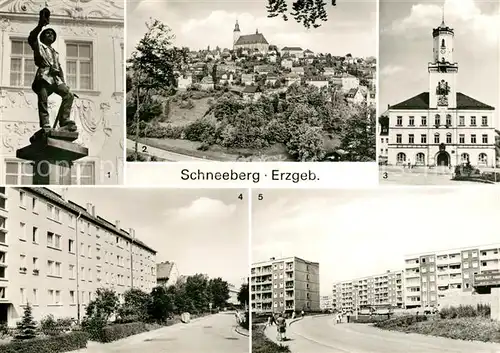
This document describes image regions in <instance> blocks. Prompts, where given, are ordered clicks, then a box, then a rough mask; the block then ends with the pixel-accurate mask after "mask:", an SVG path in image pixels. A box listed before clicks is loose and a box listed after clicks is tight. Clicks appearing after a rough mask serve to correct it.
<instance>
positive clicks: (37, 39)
mask: <svg viewBox="0 0 500 353" xmlns="http://www.w3.org/2000/svg"><path fill="white" fill-rule="evenodd" d="M49 23H50V11H49V9H47V8H44V9H43V10H41V11H40V17H39V20H38V25H37V26H36V27H35V29H33V30H32V31H31V33H30V35H29V37H28V43H29V45H30V46H31V49H33V55H34V60H35V65H36V66H37V67H38V69H37V72H36V74H35V79H34V80H33V84H32V85H31V88H32V89H33V91H34V92H35V93H36V94H37V96H38V116H39V119H40V127H41V128H42V130H43V131H44V132H46V133H48V132H50V131H51V130H52V129H51V126H50V119H49V111H48V98H49V96H50V95H51V94H52V93H56V94H58V95H59V96H61V98H62V102H61V106H60V107H59V112H58V113H57V117H56V120H55V123H54V128H55V127H56V126H57V123H59V127H60V128H59V131H68V132H75V131H76V130H77V128H76V124H75V122H74V121H72V120H70V113H71V106H72V105H73V99H74V97H75V96H76V95H75V94H74V93H72V92H71V91H70V89H69V87H68V86H67V85H66V83H65V81H64V74H63V71H62V68H61V64H60V62H59V54H58V53H57V52H56V51H55V50H54V48H52V46H51V45H52V43H54V42H55V40H56V38H57V35H56V32H55V31H54V30H53V29H52V28H47V29H45V30H43V31H42V28H43V27H45V26H47V25H48V24H49ZM40 32H41V33H40Z"/></svg>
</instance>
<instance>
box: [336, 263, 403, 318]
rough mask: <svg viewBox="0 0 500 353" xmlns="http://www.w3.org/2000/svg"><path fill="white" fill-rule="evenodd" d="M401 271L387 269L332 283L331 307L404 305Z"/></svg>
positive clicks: (353, 308) (344, 308)
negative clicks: (380, 272)
mask: <svg viewBox="0 0 500 353" xmlns="http://www.w3.org/2000/svg"><path fill="white" fill-rule="evenodd" d="M403 291H404V286H403V271H387V272H386V273H383V274H380V275H374V276H367V277H362V278H358V279H353V280H349V281H343V282H338V283H334V284H333V293H332V295H333V296H332V308H333V309H334V310H339V311H354V310H355V309H360V308H362V307H367V306H371V307H377V306H384V307H386V306H390V307H393V308H402V307H404V295H403Z"/></svg>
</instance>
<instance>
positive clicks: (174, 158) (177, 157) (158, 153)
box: [127, 139, 209, 162]
mask: <svg viewBox="0 0 500 353" xmlns="http://www.w3.org/2000/svg"><path fill="white" fill-rule="evenodd" d="M127 149H129V150H133V151H134V150H135V141H132V140H129V139H127ZM139 152H141V153H145V154H149V155H150V156H155V157H159V158H162V159H165V161H168V162H194V161H196V162H202V161H203V162H208V161H209V160H208V159H203V158H196V157H191V156H187V155H184V154H180V153H175V152H170V151H166V150H162V149H160V148H156V147H151V146H148V145H145V144H143V143H139Z"/></svg>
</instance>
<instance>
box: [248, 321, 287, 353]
mask: <svg viewBox="0 0 500 353" xmlns="http://www.w3.org/2000/svg"><path fill="white" fill-rule="evenodd" d="M264 327H265V326H264V325H253V326H252V353H289V352H290V348H288V346H284V345H281V344H276V343H274V342H272V341H270V340H269V339H268V338H267V337H266V335H265V334H264Z"/></svg>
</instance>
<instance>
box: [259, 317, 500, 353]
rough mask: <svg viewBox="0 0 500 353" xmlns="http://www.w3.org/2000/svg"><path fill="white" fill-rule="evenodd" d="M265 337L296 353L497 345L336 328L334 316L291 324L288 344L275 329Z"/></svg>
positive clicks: (428, 352)
mask: <svg viewBox="0 0 500 353" xmlns="http://www.w3.org/2000/svg"><path fill="white" fill-rule="evenodd" d="M266 336H267V337H268V338H269V339H270V340H272V341H274V342H276V343H283V344H285V345H287V346H288V347H289V348H290V350H291V352H297V353H338V352H342V353H387V352H390V353H423V352H425V353H442V352H450V353H451V352H453V353H470V352H474V353H492V352H498V351H500V344H498V343H484V342H468V341H460V340H453V339H449V338H443V337H433V336H426V335H417V334H406V333H401V332H392V331H384V330H381V329H378V328H375V327H372V326H370V325H365V324H348V323H341V324H336V322H335V316H334V315H327V316H318V317H306V318H304V319H303V320H299V321H296V322H294V323H292V324H291V325H290V326H289V327H288V330H287V336H288V337H289V339H288V340H286V341H285V342H278V341H277V340H276V327H275V326H270V327H268V328H267V329H266Z"/></svg>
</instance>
